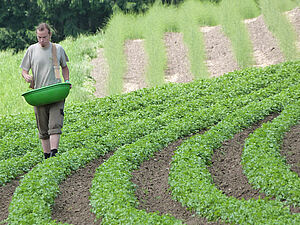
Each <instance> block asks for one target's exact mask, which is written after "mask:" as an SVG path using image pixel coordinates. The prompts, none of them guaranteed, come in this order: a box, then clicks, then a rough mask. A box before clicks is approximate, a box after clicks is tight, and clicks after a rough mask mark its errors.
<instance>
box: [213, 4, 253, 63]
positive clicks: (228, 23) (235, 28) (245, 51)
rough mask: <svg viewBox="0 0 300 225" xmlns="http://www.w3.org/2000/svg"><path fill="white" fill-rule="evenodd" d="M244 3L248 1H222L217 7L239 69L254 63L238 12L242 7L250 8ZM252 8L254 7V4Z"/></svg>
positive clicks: (251, 50) (239, 12) (246, 33)
mask: <svg viewBox="0 0 300 225" xmlns="http://www.w3.org/2000/svg"><path fill="white" fill-rule="evenodd" d="M246 2H248V1H235V0H223V1H222V2H221V3H220V7H219V15H220V18H221V21H220V22H221V25H222V28H223V30H224V32H225V34H226V35H227V36H228V37H229V39H230V40H231V44H232V48H233V52H234V55H235V57H236V59H237V62H238V65H239V67H240V68H245V67H248V66H252V65H253V63H254V60H253V48H252V44H251V41H250V39H249V33H248V30H247V28H246V26H245V24H244V23H243V16H242V14H241V11H240V9H241V8H244V6H245V7H246V8H249V7H250V8H251V5H249V4H248V3H246ZM244 4H245V5H244ZM252 6H253V7H256V5H255V4H253V5H252Z"/></svg>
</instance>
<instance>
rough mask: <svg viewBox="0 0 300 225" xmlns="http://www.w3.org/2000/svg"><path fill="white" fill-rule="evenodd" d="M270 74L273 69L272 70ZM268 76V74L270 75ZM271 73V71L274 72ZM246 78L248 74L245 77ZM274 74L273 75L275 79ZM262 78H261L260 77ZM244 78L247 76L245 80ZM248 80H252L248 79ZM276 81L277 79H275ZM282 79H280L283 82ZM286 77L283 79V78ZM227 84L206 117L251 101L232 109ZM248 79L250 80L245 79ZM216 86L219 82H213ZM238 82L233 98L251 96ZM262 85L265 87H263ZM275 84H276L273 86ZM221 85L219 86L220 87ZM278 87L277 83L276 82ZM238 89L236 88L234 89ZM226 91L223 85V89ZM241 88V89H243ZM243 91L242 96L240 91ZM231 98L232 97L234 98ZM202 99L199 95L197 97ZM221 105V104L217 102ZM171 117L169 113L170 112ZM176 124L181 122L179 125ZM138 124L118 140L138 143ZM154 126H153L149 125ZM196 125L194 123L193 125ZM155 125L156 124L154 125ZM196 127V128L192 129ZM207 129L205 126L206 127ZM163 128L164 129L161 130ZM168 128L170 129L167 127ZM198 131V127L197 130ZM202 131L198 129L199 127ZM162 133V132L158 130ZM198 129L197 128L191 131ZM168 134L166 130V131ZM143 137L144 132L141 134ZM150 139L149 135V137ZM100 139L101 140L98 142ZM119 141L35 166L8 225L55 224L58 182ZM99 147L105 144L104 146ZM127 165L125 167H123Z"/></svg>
mask: <svg viewBox="0 0 300 225" xmlns="http://www.w3.org/2000/svg"><path fill="white" fill-rule="evenodd" d="M277 69H278V70H280V69H281V67H280V66H279V67H277ZM271 70H272V69H271ZM264 71H267V70H264ZM275 71H276V70H275ZM269 72H270V71H269ZM273 72H274V71H273ZM245 74H247V73H245ZM275 74H278V76H281V74H282V73H281V72H278V73H275ZM275 74H274V75H275ZM240 75H241V77H242V75H243V73H242V72H241V74H240ZM259 75H262V76H259ZM246 77H247V76H246ZM250 77H251V76H250ZM259 77H262V78H261V80H265V81H264V82H262V81H261V80H259ZM271 77H272V76H271V74H270V73H266V74H264V73H262V74H259V73H257V74H255V75H254V76H253V78H257V79H256V81H257V86H260V85H261V86H267V85H268V84H269V83H270V82H271V83H272V79H271ZM274 77H276V76H274ZM283 77H284V76H282V78H283ZM285 77H286V75H285ZM227 78H228V81H231V83H230V82H228V84H227V86H228V87H227V88H228V89H227V91H228V93H227V98H226V99H227V100H226V101H225V100H224V101H225V102H223V103H222V104H221V103H219V104H217V105H214V107H213V109H211V110H210V109H209V108H208V109H207V111H210V112H209V113H207V115H211V114H214V113H213V112H214V111H218V110H219V111H218V115H219V118H220V117H221V116H222V115H224V113H225V114H229V113H230V112H231V111H232V110H233V109H234V108H239V107H241V106H243V105H244V104H247V103H249V101H252V99H251V98H247V94H246V95H244V97H243V98H240V96H239V97H236V98H237V99H241V100H240V101H239V104H235V105H234V106H231V108H230V105H232V100H231V97H230V96H231V93H230V91H229V87H230V85H229V84H232V85H233V87H234V84H236V80H234V78H235V76H234V75H231V76H230V75H228V76H227ZM248 78H249V77H248ZM223 80H224V81H226V78H225V77H224V78H223ZM297 80H298V79H294V81H293V82H287V83H288V84H287V86H290V85H291V84H292V83H294V82H297ZM215 81H216V82H217V81H218V80H215ZM240 81H241V82H240V83H239V85H237V84H236V88H235V89H234V90H236V94H235V95H241V94H245V93H249V92H251V90H253V89H255V85H254V83H253V86H252V87H251V85H250V89H249V87H248V86H247V82H246V81H245V80H243V79H241V80H240ZM283 81H284V79H283V80H282V83H283V84H284V82H283ZM263 83H264V84H263ZM275 83H276V82H275ZM220 84H221V83H220ZM224 84H226V82H224ZM277 84H278V82H277ZM238 86H239V88H237V87H238ZM225 87H226V85H225ZM243 87H244V89H243ZM217 89H221V86H219V87H218V88H217ZM275 89H276V90H274V89H273V90H271V89H270V90H269V92H266V93H265V95H266V96H268V95H270V94H274V93H275V92H278V91H280V85H279V86H278V85H277V88H275ZM242 90H244V93H243V91H242ZM261 92H262V91H261V90H257V91H256V96H257V97H256V98H261V96H262V93H261ZM233 95H234V94H233ZM200 96H201V95H200ZM202 97H203V99H204V98H205V97H206V95H204V96H202ZM220 102H222V101H221V100H220ZM220 104H221V105H228V108H226V107H225V108H223V109H222V110H220V109H219V105H220ZM187 109H188V107H186V106H184V105H183V106H182V108H181V110H179V111H178V112H180V111H181V113H180V114H179V115H178V116H179V118H180V117H184V115H185V113H184V112H185V111H186V110H187ZM169 113H170V112H169ZM189 114H192V115H193V112H190V113H189ZM199 115H201V114H196V115H193V116H192V117H189V118H190V119H189V120H190V121H193V120H191V118H194V117H195V118H197V116H198V117H199ZM168 117H169V115H168V114H167V113H166V115H164V116H163V117H162V119H157V121H158V122H156V124H157V123H159V122H160V123H161V124H158V125H156V127H159V126H160V125H163V124H164V123H165V121H164V120H166V119H167V118H168ZM179 118H178V119H177V120H175V121H177V122H178V121H180V119H179ZM149 122H151V119H149ZM178 123H179V124H180V123H181V122H178ZM138 124H139V121H137V122H136V123H135V121H132V123H131V124H130V128H129V130H131V133H129V135H128V136H127V137H126V136H125V138H124V139H123V137H124V136H123V137H121V139H123V140H126V139H127V140H128V142H127V144H130V142H133V141H135V140H140V138H141V137H140V135H141V133H143V132H144V131H141V132H137V131H138V130H141V129H144V125H143V126H140V127H139V126H138ZM152 124H153V123H152ZM195 124H196V122H195ZM153 125H155V124H153ZM195 126H196V125H195ZM207 126H208V125H207ZM162 127H163V126H162ZM168 127H169V126H168ZM176 127H177V125H176V126H175V128H176ZM198 128H199V127H198ZM200 128H201V127H200ZM158 129H161V128H158ZM194 129H197V126H196V127H195V128H194ZM167 130H168V128H167ZM123 131H124V130H122V131H121V133H118V130H114V131H113V132H112V133H113V134H112V136H113V137H119V136H122V135H126V133H124V132H123ZM144 135H145V132H144ZM148 136H149V135H148ZM99 139H100V138H99ZM117 141H118V138H115V139H111V143H106V142H102V141H101V139H100V140H99V143H94V145H90V146H88V147H81V148H75V149H71V150H69V151H68V152H65V153H64V154H61V155H60V156H59V157H57V158H51V159H50V160H46V161H45V162H44V163H42V164H39V165H38V166H36V167H35V168H34V169H33V170H32V171H30V172H29V173H28V174H27V175H26V176H25V177H24V179H23V180H22V183H21V185H20V186H19V187H18V188H17V190H16V192H15V195H14V197H13V200H12V202H11V205H10V209H9V212H10V214H9V221H10V223H11V224H20V223H29V224H32V223H43V224H47V223H55V221H51V205H52V204H53V202H54V199H55V196H56V195H57V193H58V184H59V183H60V181H61V180H63V179H64V178H65V177H66V176H67V175H68V174H70V172H71V171H72V170H76V169H78V168H79V167H80V166H84V165H85V164H86V163H87V162H88V161H90V160H92V159H94V158H97V157H99V156H100V155H103V154H104V153H106V152H107V151H112V150H114V149H115V148H117V147H119V146H121V145H123V144H126V143H124V141H122V142H121V143H117V144H116V145H115V146H114V142H117ZM101 144H105V145H104V146H103V145H101ZM107 145H110V146H111V148H109V147H108V146H107ZM124 165H126V164H124Z"/></svg>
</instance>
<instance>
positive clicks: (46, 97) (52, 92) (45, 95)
mask: <svg viewBox="0 0 300 225" xmlns="http://www.w3.org/2000/svg"><path fill="white" fill-rule="evenodd" d="M70 88H71V84H70V83H58V84H52V85H49V86H46V87H41V88H38V89H34V90H30V91H27V92H25V93H23V94H22V96H23V97H24V98H25V100H26V102H27V103H28V104H30V105H32V106H40V105H47V104H51V103H54V102H59V101H62V100H64V99H65V98H66V97H67V96H68V94H69V92H70Z"/></svg>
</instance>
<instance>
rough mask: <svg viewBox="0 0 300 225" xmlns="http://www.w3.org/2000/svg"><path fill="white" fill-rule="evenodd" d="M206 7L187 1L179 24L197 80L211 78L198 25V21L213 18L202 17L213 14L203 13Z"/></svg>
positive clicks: (181, 10) (182, 9) (183, 6)
mask: <svg viewBox="0 0 300 225" xmlns="http://www.w3.org/2000/svg"><path fill="white" fill-rule="evenodd" d="M204 6H207V5H206V4H203V3H201V2H199V3H197V2H195V1H187V2H185V3H184V4H183V5H182V6H181V8H180V10H179V20H178V23H179V24H180V31H181V32H182V33H183V39H184V42H185V43H186V45H187V48H188V54H189V61H190V66H191V73H192V74H193V76H194V78H195V79H200V78H207V77H208V76H209V73H208V70H207V67H206V64H205V59H206V55H205V45H204V39H203V34H202V32H200V27H199V23H198V21H202V22H204V21H205V20H206V18H208V21H209V20H210V18H212V17H209V16H207V15H208V14H204V16H202V15H203V14H202V13H203V12H211V11H206V10H203V11H202V10H201V9H205V8H204ZM199 9H200V11H199ZM199 16H200V18H199ZM206 16H207V17H206Z"/></svg>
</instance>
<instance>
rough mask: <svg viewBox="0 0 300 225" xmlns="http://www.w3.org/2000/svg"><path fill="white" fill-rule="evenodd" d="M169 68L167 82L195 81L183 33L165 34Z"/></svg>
mask: <svg viewBox="0 0 300 225" xmlns="http://www.w3.org/2000/svg"><path fill="white" fill-rule="evenodd" d="M164 41H165V46H166V54H167V59H168V62H167V69H166V70H165V74H166V77H165V80H166V82H175V83H186V82H191V81H193V75H192V74H191V72H190V63H189V60H188V57H187V55H188V49H187V47H186V46H185V44H184V42H183V35H182V34H181V33H171V32H168V33H166V34H165V36H164Z"/></svg>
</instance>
